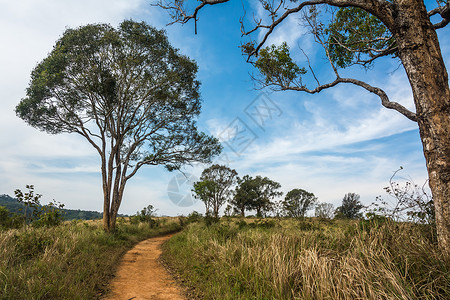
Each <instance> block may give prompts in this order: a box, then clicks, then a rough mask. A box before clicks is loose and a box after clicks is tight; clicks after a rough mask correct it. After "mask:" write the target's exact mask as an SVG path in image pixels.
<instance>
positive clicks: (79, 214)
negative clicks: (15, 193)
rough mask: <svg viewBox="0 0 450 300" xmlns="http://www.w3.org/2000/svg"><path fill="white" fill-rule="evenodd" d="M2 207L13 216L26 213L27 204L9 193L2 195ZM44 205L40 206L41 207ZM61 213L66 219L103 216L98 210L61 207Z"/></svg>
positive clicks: (31, 212) (98, 217) (0, 196)
mask: <svg viewBox="0 0 450 300" xmlns="http://www.w3.org/2000/svg"><path fill="white" fill-rule="evenodd" d="M0 207H3V208H4V209H3V210H7V211H8V213H9V216H10V217H12V216H13V215H20V216H23V215H24V208H25V205H24V204H23V203H20V202H18V201H17V199H16V198H13V197H11V196H9V195H6V194H3V195H0ZM41 207H42V205H40V206H39V208H41ZM60 211H61V215H62V217H63V219H64V220H68V221H70V220H96V219H101V218H102V216H103V215H102V213H100V212H98V211H87V210H80V209H77V210H75V209H65V208H61V209H60ZM27 214H28V215H29V216H31V215H32V214H33V211H32V210H30V211H28V212H27Z"/></svg>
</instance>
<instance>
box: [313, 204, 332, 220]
mask: <svg viewBox="0 0 450 300" xmlns="http://www.w3.org/2000/svg"><path fill="white" fill-rule="evenodd" d="M314 215H315V216H316V218H323V219H332V218H333V216H334V205H333V204H331V203H325V202H322V203H319V204H317V205H316V209H315V212H314Z"/></svg>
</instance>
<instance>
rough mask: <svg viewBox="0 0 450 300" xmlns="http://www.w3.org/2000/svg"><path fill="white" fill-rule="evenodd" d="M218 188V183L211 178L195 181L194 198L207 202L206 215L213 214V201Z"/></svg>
mask: <svg viewBox="0 0 450 300" xmlns="http://www.w3.org/2000/svg"><path fill="white" fill-rule="evenodd" d="M215 189H216V184H215V183H214V182H212V181H211V180H203V181H197V182H195V183H194V187H193V189H192V192H193V193H194V198H196V199H199V200H201V201H203V203H204V204H205V215H206V216H209V215H210V214H211V207H212V203H213V197H214V190H215Z"/></svg>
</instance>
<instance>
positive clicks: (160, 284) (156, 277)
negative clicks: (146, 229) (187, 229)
mask: <svg viewBox="0 0 450 300" xmlns="http://www.w3.org/2000/svg"><path fill="white" fill-rule="evenodd" d="M172 236H173V234H172V235H166V236H161V237H155V238H151V239H148V240H145V241H143V242H140V243H139V244H137V245H136V246H135V247H134V248H133V249H131V250H130V251H128V252H127V253H126V254H125V255H124V257H123V258H122V261H121V263H120V265H119V268H118V270H117V273H116V277H115V278H114V280H113V281H112V283H111V292H110V293H109V294H108V295H107V296H106V297H105V298H104V299H105V300H129V299H133V300H140V299H174V300H177V299H180V300H182V299H185V298H184V297H182V291H181V289H180V288H179V287H177V285H176V283H175V281H174V280H173V278H172V277H171V276H170V275H169V274H168V273H167V271H166V270H165V269H164V267H163V266H162V265H161V264H160V263H159V262H158V258H159V256H160V255H161V245H162V244H163V243H164V242H165V241H167V240H168V239H170V238H171V237H172Z"/></svg>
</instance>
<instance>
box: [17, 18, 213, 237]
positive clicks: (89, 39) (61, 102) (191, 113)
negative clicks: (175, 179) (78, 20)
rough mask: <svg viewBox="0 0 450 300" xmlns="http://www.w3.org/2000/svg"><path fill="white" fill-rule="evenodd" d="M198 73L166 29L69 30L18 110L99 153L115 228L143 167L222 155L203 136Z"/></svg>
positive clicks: (109, 220)
mask: <svg viewBox="0 0 450 300" xmlns="http://www.w3.org/2000/svg"><path fill="white" fill-rule="evenodd" d="M196 72H197V65H196V64H195V62H193V61H192V60H190V59H189V58H188V57H186V56H184V55H181V54H180V53H179V52H178V50H177V49H175V48H173V47H172V46H171V45H170V44H169V42H168V40H167V37H166V36H165V34H164V32H163V31H161V30H156V29H155V28H153V27H151V26H148V25H146V24H145V23H137V22H134V21H123V22H122V23H121V24H120V25H119V27H118V28H117V29H115V28H113V27H111V26H110V25H107V24H93V25H86V26H82V27H79V28H76V29H67V30H66V31H65V32H64V34H63V36H62V37H61V38H60V39H59V40H58V41H57V42H56V45H55V46H54V48H53V50H52V51H51V53H50V54H49V55H48V57H46V58H45V59H44V60H43V61H42V62H40V63H39V64H38V65H37V67H36V68H35V69H34V70H33V71H32V73H31V82H30V85H29V87H28V88H27V96H26V97H25V98H23V99H22V100H21V101H20V103H19V104H18V105H17V107H16V113H17V115H18V116H19V117H20V118H22V119H24V120H25V121H26V122H27V123H28V124H29V125H31V126H33V127H36V128H38V129H40V130H43V131H46V132H48V133H52V134H56V133H61V132H69V133H77V134H80V135H81V136H83V137H84V138H86V139H87V141H88V142H89V143H90V144H91V145H92V146H93V147H94V148H95V149H96V151H97V152H98V153H99V155H100V157H101V171H102V186H103V194H104V213H103V224H104V228H105V230H108V231H110V230H114V228H115V220H116V216H117V213H118V209H119V206H120V204H121V201H122V197H123V191H124V188H125V184H126V182H127V181H128V180H129V179H130V178H131V177H132V176H134V175H135V174H136V172H137V171H138V170H139V169H140V168H141V167H142V166H144V165H163V166H165V167H166V168H167V169H168V170H175V169H179V168H180V167H181V166H182V165H184V164H186V163H190V162H193V161H201V162H209V161H210V158H211V157H212V156H213V155H216V154H218V153H220V151H221V146H220V144H219V142H218V140H217V139H215V138H213V137H210V136H207V135H206V134H204V133H201V132H198V131H197V126H196V122H195V118H196V117H197V116H198V115H199V113H200V109H201V101H200V94H199V86H200V83H199V82H198V81H197V80H196V79H195V75H196Z"/></svg>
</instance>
